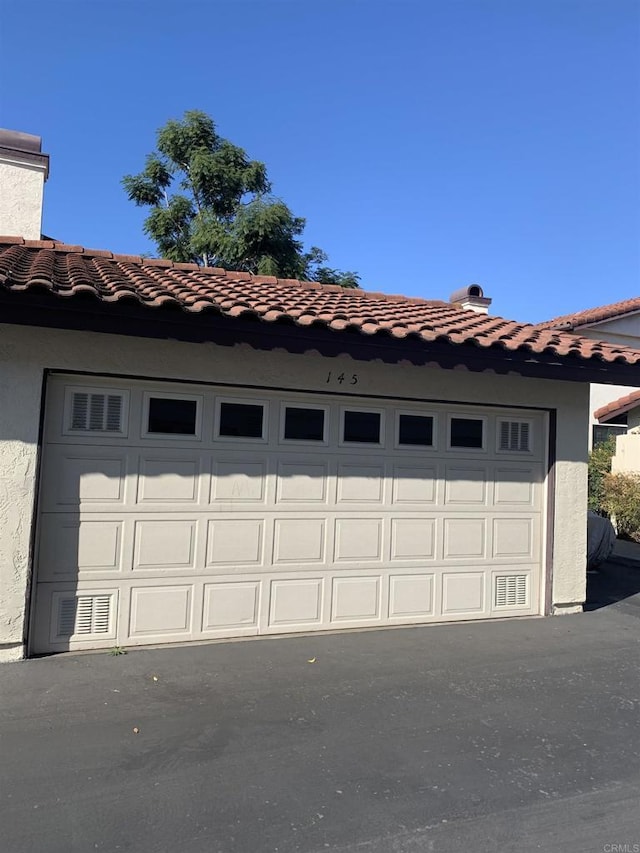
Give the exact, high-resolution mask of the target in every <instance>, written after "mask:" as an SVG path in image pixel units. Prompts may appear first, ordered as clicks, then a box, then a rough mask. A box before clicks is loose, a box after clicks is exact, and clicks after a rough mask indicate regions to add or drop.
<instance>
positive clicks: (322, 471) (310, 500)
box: [276, 458, 329, 504]
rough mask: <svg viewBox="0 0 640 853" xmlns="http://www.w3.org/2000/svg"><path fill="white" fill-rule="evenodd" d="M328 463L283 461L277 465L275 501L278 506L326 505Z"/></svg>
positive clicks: (314, 460) (313, 460)
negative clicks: (290, 504)
mask: <svg viewBox="0 0 640 853" xmlns="http://www.w3.org/2000/svg"><path fill="white" fill-rule="evenodd" d="M328 482H329V465H328V462H322V461H318V460H316V459H313V458H311V460H309V459H307V460H303V459H300V460H285V461H281V462H279V464H278V474H277V486H276V501H277V503H278V504H289V503H293V504H305V503H307V504H326V503H327V500H328V497H329V490H328Z"/></svg>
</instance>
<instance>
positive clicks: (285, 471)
mask: <svg viewBox="0 0 640 853" xmlns="http://www.w3.org/2000/svg"><path fill="white" fill-rule="evenodd" d="M47 399H48V402H47V414H46V425H45V437H44V447H43V464H42V476H41V489H40V494H41V497H40V510H39V525H38V542H37V551H36V581H37V583H36V606H35V613H34V618H33V622H32V624H33V631H32V644H31V646H32V651H34V652H45V651H55V650H63V649H69V648H77V649H82V648H100V647H110V646H115V645H121V646H131V645H139V644H150V643H163V642H181V641H187V640H204V639H209V638H217V637H237V636H243V635H252V634H268V633H283V632H295V631H314V630H326V629H336V628H355V627H362V626H382V625H401V624H411V623H422V622H441V621H448V620H462V619H480V618H488V617H497V616H514V615H519V614H522V615H525V614H535V613H539V612H540V602H541V576H542V572H541V564H542V550H543V549H542V543H543V524H544V519H543V515H544V512H543V507H544V482H545V478H544V457H545V417H546V416H545V415H544V414H543V413H541V412H534V411H526V412H523V411H516V410H513V411H511V410H509V411H507V410H499V409H492V408H482V409H481V408H477V407H473V406H458V405H448V404H446V405H444V404H433V405H432V404H426V403H425V404H421V403H415V402H412V403H409V402H402V401H388V400H384V401H379V400H374V401H372V400H371V399H359V398H357V397H350V396H347V395H343V396H332V397H327V396H324V397H323V396H322V395H314V394H309V393H306V394H303V393H299V394H296V393H290V392H274V391H268V390H264V392H256V391H255V390H252V391H249V390H242V389H233V390H230V389H227V388H215V387H209V386H206V387H204V386H197V385H184V384H175V383H164V384H161V383H157V384H156V383H149V382H147V383H143V382H123V381H117V380H106V379H105V380H100V379H95V378H91V380H90V381H87V379H86V378H78V377H63V376H57V377H55V378H53V379H50V381H49V385H48V395H47Z"/></svg>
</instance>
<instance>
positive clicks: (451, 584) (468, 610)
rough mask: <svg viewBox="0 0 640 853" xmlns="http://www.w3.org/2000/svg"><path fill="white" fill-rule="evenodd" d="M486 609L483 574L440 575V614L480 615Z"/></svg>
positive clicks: (448, 573) (484, 578) (457, 573)
mask: <svg viewBox="0 0 640 853" xmlns="http://www.w3.org/2000/svg"><path fill="white" fill-rule="evenodd" d="M485 607H486V575H485V573H484V572H462V571H460V572H455V573H450V572H445V573H444V574H443V575H442V613H443V615H445V616H451V615H453V614H456V615H462V614H464V615H466V616H469V617H470V616H472V615H478V616H479V615H482V614H483V613H484V611H485Z"/></svg>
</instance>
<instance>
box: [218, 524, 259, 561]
mask: <svg viewBox="0 0 640 853" xmlns="http://www.w3.org/2000/svg"><path fill="white" fill-rule="evenodd" d="M264 540H265V522H264V519H262V518H260V519H251V518H245V519H231V518H226V519H218V518H216V519H210V520H209V523H208V526H207V550H206V554H207V562H206V565H207V566H234V565H236V566H240V565H244V566H251V565H253V566H255V565H262V563H263V560H264Z"/></svg>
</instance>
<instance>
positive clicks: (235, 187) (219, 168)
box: [122, 110, 360, 287]
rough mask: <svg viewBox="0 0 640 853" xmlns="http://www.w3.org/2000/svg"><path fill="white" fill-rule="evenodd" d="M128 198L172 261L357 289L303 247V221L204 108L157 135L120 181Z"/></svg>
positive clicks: (351, 275)
mask: <svg viewBox="0 0 640 853" xmlns="http://www.w3.org/2000/svg"><path fill="white" fill-rule="evenodd" d="M122 184H123V186H124V189H125V191H126V193H127V195H128V197H129V199H130V200H131V201H133V202H134V203H135V204H136V205H138V206H140V207H149V208H151V210H150V213H149V215H148V216H147V218H146V220H145V223H144V231H145V233H146V234H147V235H148V236H149V237H150V238H151V239H152V240H153V241H154V242H155V243H156V246H157V249H158V253H159V254H160V255H161V256H162V257H163V258H168V259H169V260H172V261H179V262H187V263H194V262H195V263H198V264H200V265H201V266H220V267H224V268H226V269H230V270H244V271H247V272H252V273H258V274H261V275H277V276H280V277H283V278H300V279H312V280H316V281H323V282H326V283H329V284H339V285H341V286H342V287H359V278H360V277H359V275H358V274H357V273H355V272H352V271H348V272H343V271H341V270H336V269H333V268H332V267H328V266H325V264H326V262H327V260H328V258H327V256H326V254H325V253H324V252H323V251H322V250H321V249H318V248H317V247H316V246H314V247H312V248H311V249H310V250H309V251H305V250H304V247H303V243H302V240H301V237H302V233H303V231H304V227H305V220H304V219H303V218H301V217H299V216H294V215H293V213H292V212H291V210H289V208H288V207H287V205H286V204H285V203H284V202H283V201H281V200H280V199H277V198H274V197H273V196H272V195H271V184H270V183H269V180H268V178H267V170H266V167H265V165H264V163H260V162H258V161H257V160H249V158H248V157H247V154H246V152H245V151H244V150H243V149H242V148H239V147H238V146H237V145H234V144H233V143H231V142H229V141H228V140H227V139H223V138H222V137H221V136H219V135H218V133H217V132H216V127H215V124H214V122H213V120H212V119H211V118H210V117H209V116H208V115H206V113H203V112H200V111H199V110H190V111H187V112H186V113H185V114H184V117H183V118H182V120H180V121H176V120H174V119H171V120H170V121H168V122H167V123H166V124H165V125H164V127H162V128H160V130H159V131H158V134H157V150H156V151H154V152H153V153H152V154H149V155H148V157H147V160H146V163H145V167H144V169H143V170H142V172H140V173H139V174H137V175H126V176H125V177H124V178H123V179H122Z"/></svg>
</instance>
